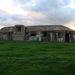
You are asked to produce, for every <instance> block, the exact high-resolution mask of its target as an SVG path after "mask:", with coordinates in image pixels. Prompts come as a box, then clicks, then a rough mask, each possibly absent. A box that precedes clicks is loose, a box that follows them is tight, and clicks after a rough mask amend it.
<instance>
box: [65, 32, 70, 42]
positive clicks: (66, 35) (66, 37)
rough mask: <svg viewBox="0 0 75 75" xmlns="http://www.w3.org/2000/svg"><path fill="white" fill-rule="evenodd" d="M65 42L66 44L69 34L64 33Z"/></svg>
mask: <svg viewBox="0 0 75 75" xmlns="http://www.w3.org/2000/svg"><path fill="white" fill-rule="evenodd" d="M65 41H66V42H69V33H66V34H65Z"/></svg>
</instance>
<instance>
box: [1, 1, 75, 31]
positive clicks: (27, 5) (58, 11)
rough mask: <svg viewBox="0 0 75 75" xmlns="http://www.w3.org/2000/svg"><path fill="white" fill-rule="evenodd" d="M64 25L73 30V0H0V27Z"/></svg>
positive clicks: (74, 27)
mask: <svg viewBox="0 0 75 75" xmlns="http://www.w3.org/2000/svg"><path fill="white" fill-rule="evenodd" d="M17 24H22V25H25V26H30V25H65V26H67V27H70V28H72V29H74V30H75V0H0V28H2V27H5V26H14V25H17Z"/></svg>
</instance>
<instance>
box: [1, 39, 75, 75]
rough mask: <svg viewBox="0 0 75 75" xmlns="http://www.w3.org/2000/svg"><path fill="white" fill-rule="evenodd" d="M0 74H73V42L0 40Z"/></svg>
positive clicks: (74, 64)
mask: <svg viewBox="0 0 75 75" xmlns="http://www.w3.org/2000/svg"><path fill="white" fill-rule="evenodd" d="M0 75H75V43H72V42H71V43H66V42H46V41H41V42H38V41H3V40H0Z"/></svg>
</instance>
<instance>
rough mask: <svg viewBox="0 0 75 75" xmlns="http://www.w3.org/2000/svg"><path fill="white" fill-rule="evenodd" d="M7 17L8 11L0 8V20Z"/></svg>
mask: <svg viewBox="0 0 75 75" xmlns="http://www.w3.org/2000/svg"><path fill="white" fill-rule="evenodd" d="M9 17H10V16H9V14H8V13H6V12H5V11H3V10H0V20H1V21H5V20H7V19H8V18H9Z"/></svg>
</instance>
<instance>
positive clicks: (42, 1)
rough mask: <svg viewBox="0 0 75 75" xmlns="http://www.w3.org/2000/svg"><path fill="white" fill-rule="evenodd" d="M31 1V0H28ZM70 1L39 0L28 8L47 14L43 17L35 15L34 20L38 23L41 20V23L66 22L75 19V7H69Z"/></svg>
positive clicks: (31, 10)
mask: <svg viewBox="0 0 75 75" xmlns="http://www.w3.org/2000/svg"><path fill="white" fill-rule="evenodd" d="M18 1H20V0H18ZM22 1H24V0H22ZM29 1H30V0H28V2H29ZM26 2H27V0H26ZM21 3H22V2H21ZM70 3H71V0H37V1H36V4H35V5H34V6H31V7H30V8H29V7H28V10H30V12H39V13H41V14H43V15H44V16H45V17H43V18H34V17H33V18H34V20H35V21H36V22H38V23H39V22H40V24H41V22H42V24H43V23H49V24H66V23H69V22H71V21H72V20H73V19H75V15H74V13H75V9H73V8H70V7H68V5H69V4H70ZM23 4H24V2H23ZM22 8H23V9H24V10H25V9H26V7H22ZM29 16H31V15H29Z"/></svg>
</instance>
